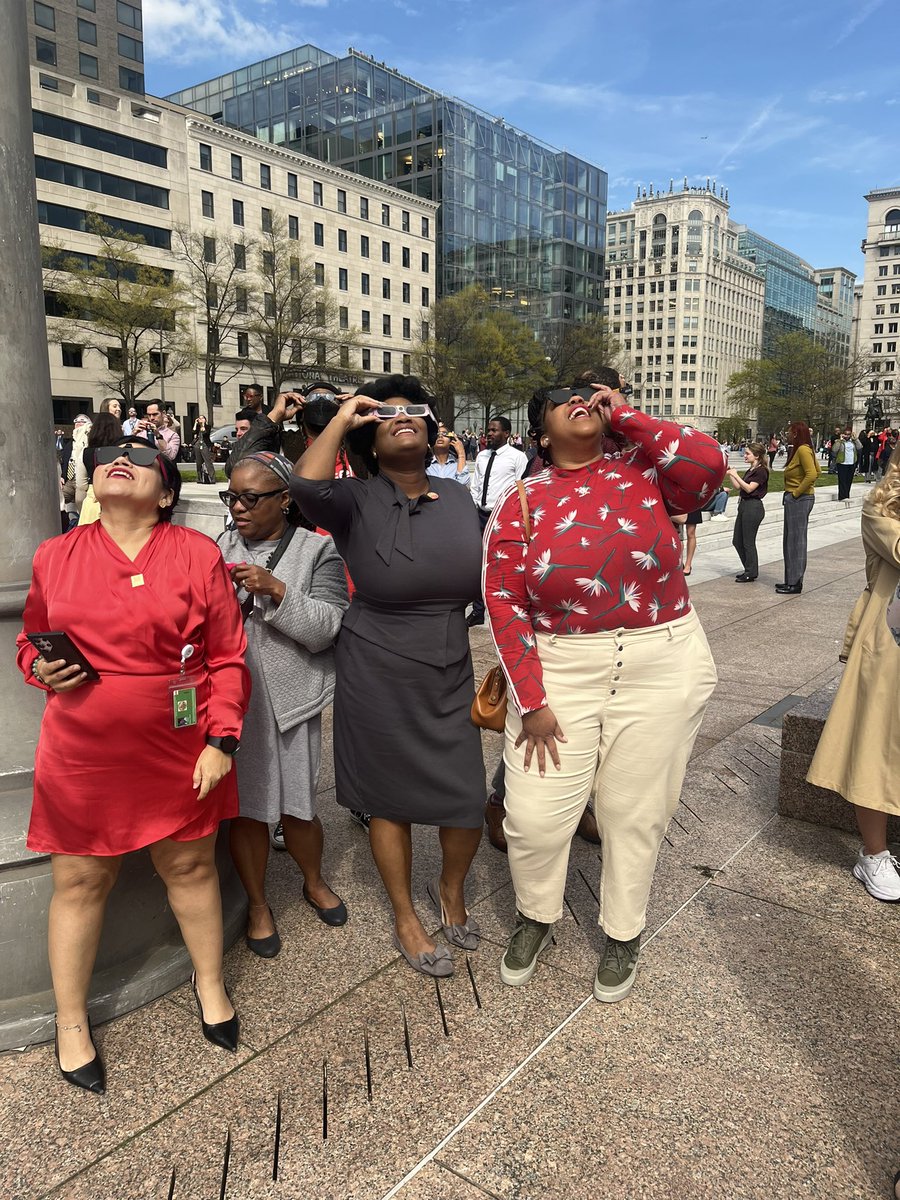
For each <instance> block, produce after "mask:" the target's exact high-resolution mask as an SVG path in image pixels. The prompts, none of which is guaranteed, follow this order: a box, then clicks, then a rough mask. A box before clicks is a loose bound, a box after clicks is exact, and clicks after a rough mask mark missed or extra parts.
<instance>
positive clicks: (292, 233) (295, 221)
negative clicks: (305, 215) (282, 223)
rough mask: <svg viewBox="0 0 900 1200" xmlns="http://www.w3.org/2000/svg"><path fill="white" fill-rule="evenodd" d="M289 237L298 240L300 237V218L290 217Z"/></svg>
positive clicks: (293, 240) (294, 240)
mask: <svg viewBox="0 0 900 1200" xmlns="http://www.w3.org/2000/svg"><path fill="white" fill-rule="evenodd" d="M288 237H289V238H290V239H291V241H292V242H296V241H297V240H298V239H299V237H300V218H299V217H288Z"/></svg>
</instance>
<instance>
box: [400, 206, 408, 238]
mask: <svg viewBox="0 0 900 1200" xmlns="http://www.w3.org/2000/svg"><path fill="white" fill-rule="evenodd" d="M400 228H401V230H402V231H403V233H409V213H408V212H407V211H406V209H405V208H404V209H403V210H402V211H401V213H400Z"/></svg>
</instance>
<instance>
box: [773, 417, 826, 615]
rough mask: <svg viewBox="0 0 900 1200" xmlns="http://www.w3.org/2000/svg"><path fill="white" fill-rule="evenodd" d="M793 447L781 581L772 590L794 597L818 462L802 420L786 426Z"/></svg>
mask: <svg viewBox="0 0 900 1200" xmlns="http://www.w3.org/2000/svg"><path fill="white" fill-rule="evenodd" d="M789 437H790V442H791V446H792V447H793V449H792V450H791V457H790V458H789V459H788V461H787V464H786V465H785V468H784V497H783V499H782V504H783V505H784V533H783V534H782V554H783V555H784V583H777V584H776V585H775V591H776V592H780V593H781V595H783V596H798V595H799V594H800V593H801V592H802V591H803V576H804V574H805V572H806V531H807V528H808V526H809V514H810V513H811V512H812V508H813V505H814V504H815V502H816V497H815V486H816V480H817V479H818V478H819V464H818V462H817V460H816V452H815V450H814V449H813V444H812V438H811V437H810V435H809V426H808V425H807V424H806V422H805V421H795V422H794V423H793V425H792V426H791V429H790V434H789Z"/></svg>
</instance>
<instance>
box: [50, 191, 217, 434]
mask: <svg viewBox="0 0 900 1200" xmlns="http://www.w3.org/2000/svg"><path fill="white" fill-rule="evenodd" d="M86 224H87V232H88V233H92V234H94V235H95V236H96V237H97V239H98V241H99V246H98V249H97V252H96V253H95V254H92V255H87V254H73V253H72V252H70V251H66V250H62V249H60V248H59V247H58V246H55V245H50V244H48V245H45V246H43V247H42V254H43V263H44V289H45V291H47V292H49V293H51V294H52V305H51V312H50V315H51V316H55V317H57V318H58V319H57V320H53V321H52V322H51V323H50V324H49V326H48V336H49V337H50V338H51V340H53V341H57V342H77V343H78V344H80V345H82V346H84V347H85V348H86V349H92V350H96V351H99V352H100V353H101V354H103V355H104V356H105V357H106V361H107V364H108V368H107V379H106V381H105V382H106V384H107V386H108V389H109V390H110V391H113V392H116V393H117V394H118V395H119V396H121V397H122V402H123V406H124V408H125V409H126V410H127V409H128V408H129V407H130V406H131V405H133V404H134V403H135V401H136V400H137V398H138V397H139V396H141V395H142V394H143V393H144V392H146V391H147V389H148V388H152V387H155V386H156V384H157V383H158V381H159V379H160V377H163V378H171V376H173V375H177V374H178V372H179V371H183V370H185V369H186V368H187V367H189V366H192V365H193V363H194V361H195V357H196V349H195V345H194V337H193V332H192V329H191V322H190V298H189V295H188V293H187V289H186V288H185V286H184V284H183V282H182V281H181V280H180V279H179V278H178V276H177V275H176V274H175V272H174V271H171V270H166V269H164V268H162V267H156V266H152V265H150V264H149V263H147V262H146V260H145V259H144V258H143V257H142V255H141V251H142V249H143V248H144V245H145V243H144V240H143V238H141V237H139V236H137V235H134V234H130V233H124V232H122V231H121V230H120V229H118V228H116V226H115V225H113V224H112V223H109V222H106V221H103V220H102V219H101V218H99V217H98V216H97V215H96V214H94V213H89V214H88V217H87V222H86Z"/></svg>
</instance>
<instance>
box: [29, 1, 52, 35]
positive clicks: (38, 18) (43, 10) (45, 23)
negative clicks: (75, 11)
mask: <svg viewBox="0 0 900 1200" xmlns="http://www.w3.org/2000/svg"><path fill="white" fill-rule="evenodd" d="M34 23H35V25H40V27H41V29H50V30H52V31H53V32H54V33H55V32H56V11H55V9H53V8H51V7H50V5H49V4H41V3H40V0H34Z"/></svg>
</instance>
